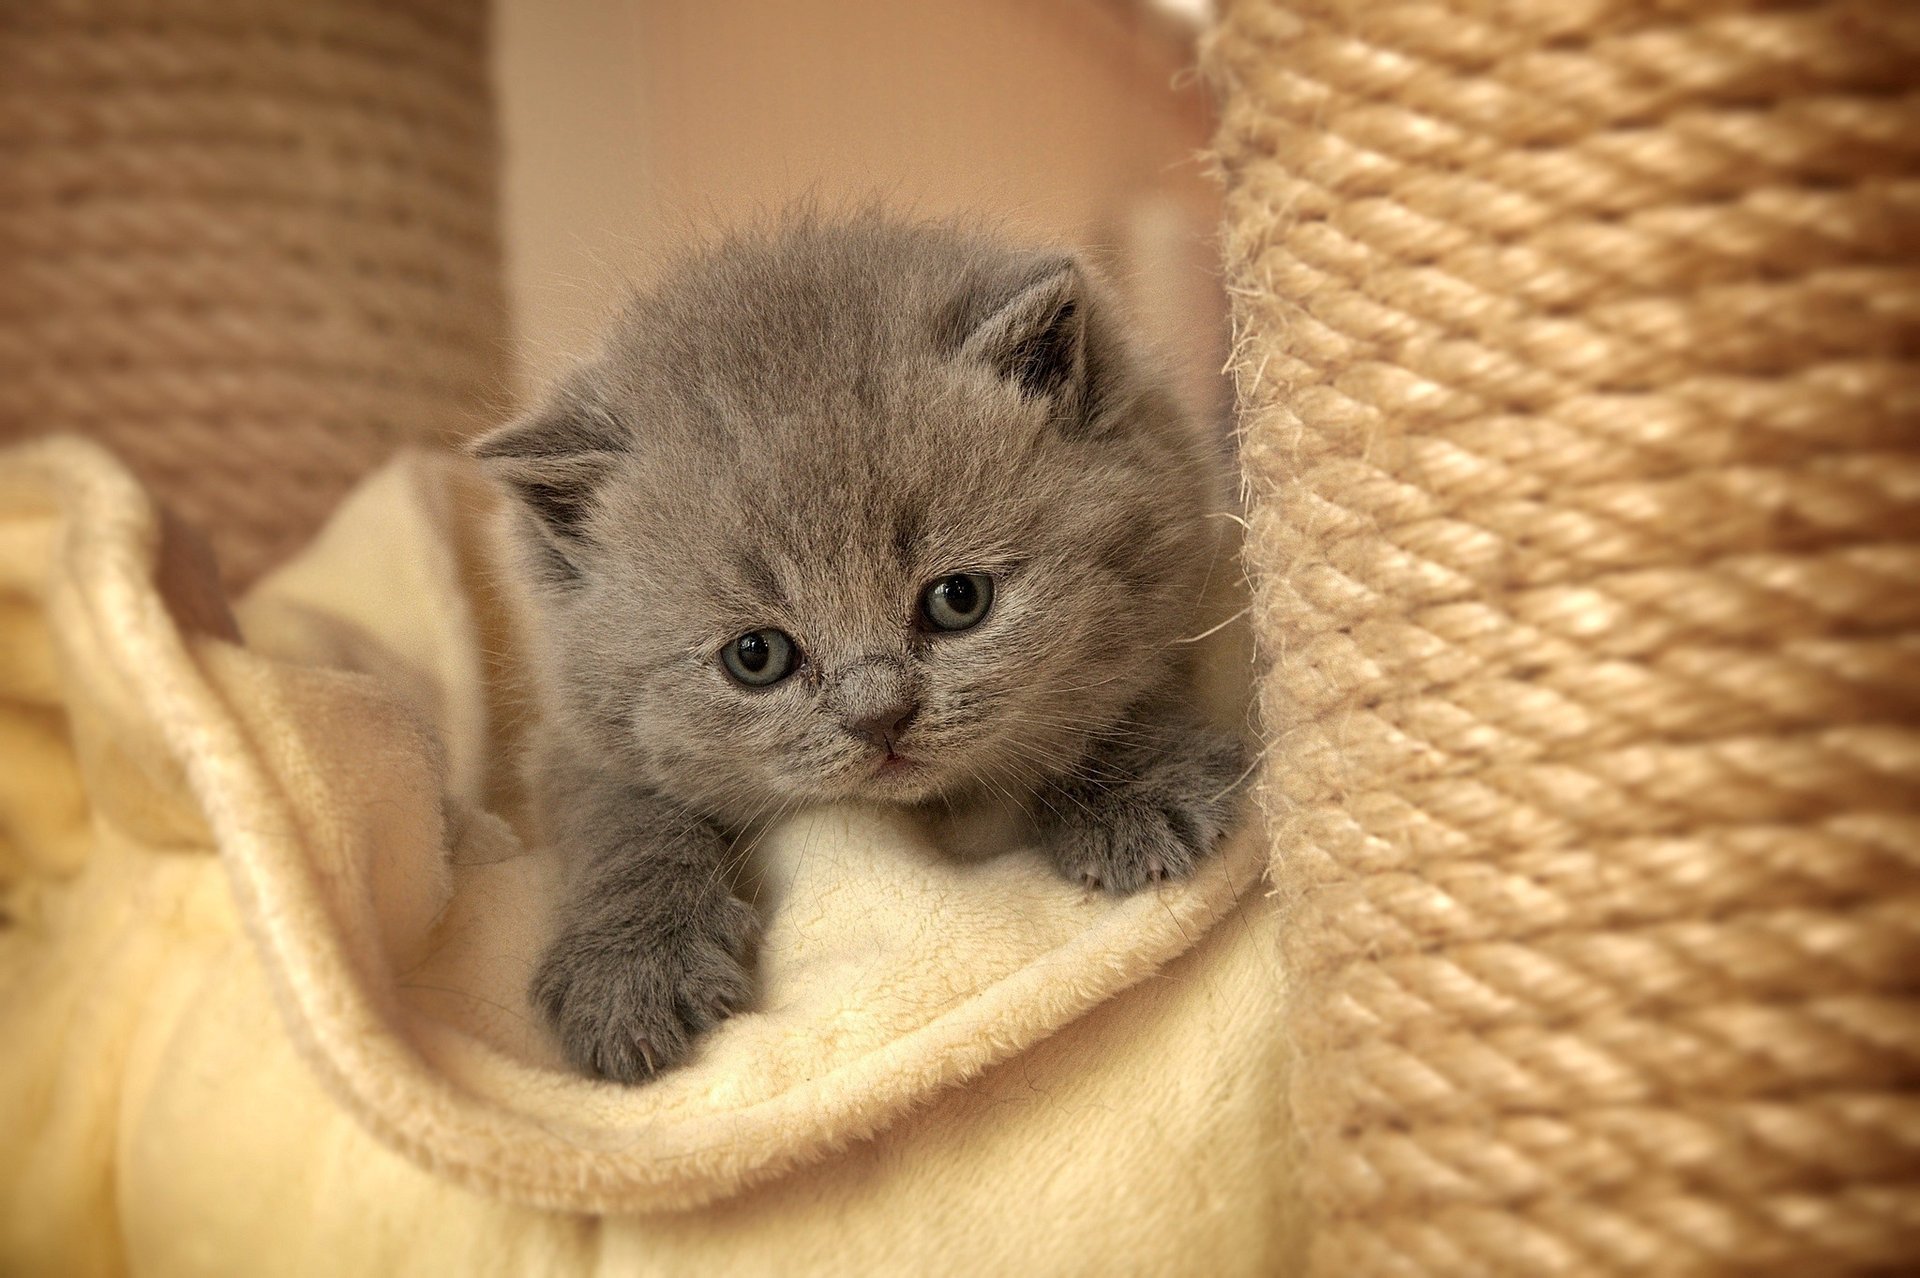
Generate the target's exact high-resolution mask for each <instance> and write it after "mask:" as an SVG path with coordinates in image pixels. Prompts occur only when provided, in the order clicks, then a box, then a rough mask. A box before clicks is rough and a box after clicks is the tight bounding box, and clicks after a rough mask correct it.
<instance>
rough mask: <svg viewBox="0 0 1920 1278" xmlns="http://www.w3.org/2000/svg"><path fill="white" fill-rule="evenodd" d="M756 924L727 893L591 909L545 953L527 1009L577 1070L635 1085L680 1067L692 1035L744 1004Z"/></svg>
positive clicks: (749, 983) (743, 906)
mask: <svg viewBox="0 0 1920 1278" xmlns="http://www.w3.org/2000/svg"><path fill="white" fill-rule="evenodd" d="M655 904H656V905H657V904H658V902H656V903H655ZM663 915H665V916H664V917H663ZM758 927H759V922H758V919H757V918H756V917H755V915H754V912H753V910H752V908H751V907H750V906H748V905H747V904H746V903H745V902H743V901H741V900H740V899H738V898H737V897H735V896H733V895H732V894H730V893H725V892H722V893H717V894H714V895H712V896H710V897H708V898H707V899H705V900H703V901H701V902H699V903H697V904H693V905H691V906H690V907H688V908H685V909H683V910H682V911H680V912H676V913H673V914H666V912H664V911H661V910H658V909H655V910H651V911H647V912H646V913H644V914H641V915H637V916H636V915H625V916H621V915H618V914H614V913H613V912H611V911H609V912H605V913H601V912H596V915H595V917H591V918H587V919H582V920H578V921H576V922H575V923H574V924H573V925H572V926H570V927H567V928H565V929H564V930H563V931H562V932H561V934H560V936H559V937H558V938H557V939H556V940H555V941H554V942H553V944H552V945H551V946H550V947H548V949H547V952H546V955H545V956H544V957H543V958H542V959H541V961H540V967H539V970H538V971H537V972H536V973H535V975H534V980H533V989H532V997H533V1003H534V1006H535V1007H537V1008H539V1009H540V1012H541V1014H542V1015H544V1016H545V1017H546V1020H547V1024H548V1025H549V1026H551V1027H552V1029H553V1032H554V1034H555V1035H556V1036H557V1037H558V1038H559V1040H560V1045H561V1047H562V1049H563V1050H564V1051H565V1052H566V1055H567V1059H568V1060H569V1061H571V1062H572V1063H573V1064H574V1065H575V1066H576V1067H577V1068H579V1069H581V1070H585V1071H587V1072H589V1073H593V1074H597V1075H599V1076H600V1077H602V1078H609V1079H612V1080H613V1081H615V1082H618V1083H637V1082H641V1081H643V1080H645V1079H648V1078H651V1077H652V1076H653V1075H655V1074H657V1073H658V1072H660V1071H661V1070H663V1069H666V1068H668V1067H669V1066H672V1065H677V1064H679V1063H680V1062H681V1061H683V1060H685V1059H686V1057H687V1055H688V1053H689V1052H690V1051H691V1050H692V1047H693V1040H694V1036H695V1035H697V1034H699V1033H701V1032H703V1031H705V1030H707V1029H710V1028H712V1027H713V1026H714V1025H717V1024H719V1023H720V1022H721V1021H722V1020H724V1019H725V1018H726V1017H727V1016H729V1015H731V1014H732V1013H733V1012H735V1011H738V1010H739V1009H740V1008H742V1007H744V1006H745V1005H746V1004H747V1002H748V1000H749V999H750V998H751V996H752V994H753V978H752V976H751V975H750V974H749V973H748V971H747V968H746V965H745V964H746V957H747V951H748V948H749V947H750V946H751V945H752V943H753V938H754V935H755V934H756V932H757V931H758Z"/></svg>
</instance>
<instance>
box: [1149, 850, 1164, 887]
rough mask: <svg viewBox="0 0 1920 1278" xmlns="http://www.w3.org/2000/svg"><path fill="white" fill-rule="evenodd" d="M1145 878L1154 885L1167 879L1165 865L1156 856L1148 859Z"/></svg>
mask: <svg viewBox="0 0 1920 1278" xmlns="http://www.w3.org/2000/svg"><path fill="white" fill-rule="evenodd" d="M1147 877H1148V878H1149V879H1152V880H1153V881H1154V882H1155V883H1164V882H1165V881H1166V878H1167V863H1166V862H1165V861H1162V860H1161V859H1160V858H1159V857H1157V856H1150V857H1148V858H1147Z"/></svg>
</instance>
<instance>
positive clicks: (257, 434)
mask: <svg viewBox="0 0 1920 1278" xmlns="http://www.w3.org/2000/svg"><path fill="white" fill-rule="evenodd" d="M485 37H486V6H485V5H484V4H482V3H480V2H479V0H399V2H396V3H389V2H388V0H300V2H299V3H278V4H276V3H264V2H263V0H170V2H169V3H166V4H157V5H156V4H150V3H142V2H141V0H46V2H44V3H42V2H40V0H22V2H20V3H0V443H4V442H8V441H11V440H14V439H18V438H22V437H24V436H27V435H31V434H37V433H40V432H43V431H77V432H80V433H82V434H85V435H89V436H92V437H93V438H95V439H98V440H100V441H102V442H104V443H107V444H109V445H111V446H112V448H113V449H114V451H115V452H116V453H117V454H119V456H120V457H121V458H122V459H123V460H125V461H126V462H127V463H128V464H129V465H130V466H132V467H133V469H134V470H135V471H136V472H138V473H139V475H140V476H141V478H142V479H144V480H145V481H146V482H147V483H148V484H149V485H150V486H151V487H152V488H153V489H154V491H155V492H156V493H157V495H158V496H159V497H160V498H161V499H162V500H163V501H166V502H167V503H168V504H169V505H171V506H173V507H174V508H175V509H177V510H178V511H179V512H180V513H181V514H182V515H184V516H185V517H186V518H187V520H188V521H189V522H190V523H193V524H196V525H199V526H202V527H205V528H206V529H208V531H209V532H210V533H211V534H212V537H213V542H214V544H215V546H216V547H217V549H218V550H219V552H220V560H221V566H222V567H223V569H224V570H225V572H226V577H227V580H228V582H229V584H231V585H239V584H241V583H244V582H247V581H249V580H251V579H252V578H254V577H255V576H257V575H258V574H259V573H260V572H261V571H262V570H263V569H264V568H266V567H268V566H270V565H272V564H274V563H276V562H277V561H279V560H280V559H282V558H284V557H285V556H286V555H287V554H289V553H290V552H291V551H292V550H293V549H295V548H296V547H298V546H300V545H301V544H303V543H304V542H305V541H306V540H307V539H308V538H309V537H310V536H311V535H312V534H313V532H314V531H315V530H316V529H317V528H318V527H319V525H320V522H321V520H322V519H324V518H325V517H326V515H327V513H328V512H329V511H331V510H332V509H333V507H334V506H335V505H336V504H337V503H338V502H339V500H340V498H341V496H342V495H343V494H344V493H345V492H346V490H347V488H348V487H349V486H350V485H351V484H352V483H353V482H354V481H355V480H356V479H358V478H359V477H360V476H361V475H362V474H364V473H365V472H366V471H368V470H369V469H371V468H372V467H373V465H374V464H375V463H377V462H378V461H380V460H381V459H382V458H383V457H384V456H385V455H386V454H388V453H390V452H391V451H393V449H394V448H395V447H397V446H399V445H401V444H405V443H426V442H432V441H442V440H446V439H450V438H453V437H456V436H459V435H462V434H465V433H468V432H470V431H472V430H474V429H477V428H478V427H479V426H480V425H483V424H484V423H485V421H486V420H487V418H488V417H490V416H491V415H493V414H494V413H495V412H497V411H498V409H499V403H500V400H501V398H502V390H501V381H500V376H499V372H498V370H499V369H501V368H502V367H503V365H504V360H503V352H504V336H505V320H504V307H503V305H502V301H501V290H500V265H499V245H498V242H497V241H498V236H497V232H496V203H497V202H496V197H495V190H494V188H495V164H494V158H495V157H494V131H493V122H492V115H491V106H492V97H491V92H490V90H489V88H488V82H487V63H486V38H485Z"/></svg>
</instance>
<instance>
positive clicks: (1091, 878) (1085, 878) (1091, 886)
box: [1080, 870, 1101, 892]
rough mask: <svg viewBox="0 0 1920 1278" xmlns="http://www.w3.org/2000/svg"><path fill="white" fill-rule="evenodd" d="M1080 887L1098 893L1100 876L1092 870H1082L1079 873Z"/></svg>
mask: <svg viewBox="0 0 1920 1278" xmlns="http://www.w3.org/2000/svg"><path fill="white" fill-rule="evenodd" d="M1080 885H1081V886H1082V887H1084V888H1086V889H1087V890H1088V891H1091V892H1098V891H1099V890H1100V887H1101V883H1100V876H1099V875H1098V874H1095V873H1094V872H1093V871H1092V870H1082V871H1080Z"/></svg>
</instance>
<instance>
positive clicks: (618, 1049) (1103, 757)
mask: <svg viewBox="0 0 1920 1278" xmlns="http://www.w3.org/2000/svg"><path fill="white" fill-rule="evenodd" d="M475 451H476V453H477V455H478V456H480V457H481V458H483V459H485V460H486V462H487V464H488V465H489V467H490V468H492V469H493V471H494V472H495V473H496V474H497V476H498V477H499V478H500V479H501V480H503V481H504V482H505V484H506V485H507V487H508V488H509V489H510V490H511V491H512V492H513V493H514V494H515V496H516V497H517V499H518V503H519V509H520V511H521V518H520V519H519V520H518V525H519V540H520V543H521V548H522V555H521V563H522V572H523V575H524V577H525V584H526V586H527V588H528V591H529V596H530V598H531V599H532V601H533V604H534V612H535V615H536V621H537V629H538V631H539V641H540V642H541V643H542V645H543V646H544V649H545V653H544V658H545V659H544V661H543V662H542V666H541V669H542V680H543V686H542V688H541V699H542V706H541V711H542V713H541V723H542V728H541V731H540V733H539V734H538V736H539V745H538V747H537V758H536V760H535V772H536V776H535V783H536V787H537V789H538V791H539V793H540V795H541V797H542V808H543V812H544V820H545V822H546V827H547V828H546V831H545V833H546V835H547V837H548V838H550V839H551V840H552V841H553V843H554V844H555V845H556V846H557V847H559V848H561V849H563V850H564V852H565V854H566V855H568V856H569V857H570V858H571V861H572V867H573V878H572V888H571V890H570V904H569V905H568V907H567V908H566V910H565V911H564V913H563V916H562V917H561V919H560V920H559V927H558V929H557V932H556V938H555V940H554V941H553V943H552V945H551V946H550V948H549V950H548V952H547V954H546V956H545V958H544V960H543V962H542V964H541V968H540V971H539V974H538V976H537V978H536V981H535V984H534V989H533V997H534V1001H535V1003H536V1005H537V1006H538V1007H539V1008H540V1010H541V1012H542V1013H543V1014H544V1015H545V1017H546V1018H547V1020H548V1022H549V1023H550V1025H551V1026H552V1027H553V1029H554V1031H555V1032H556V1033H557V1035H558V1037H559V1040H560V1042H561V1043H562V1044H563V1046H564V1047H565V1049H566V1051H567V1054H568V1056H569V1057H570V1058H571V1059H572V1060H573V1061H574V1062H575V1063H576V1064H578V1065H579V1066H580V1067H582V1068H584V1069H587V1070H591V1071H594V1072H597V1073H600V1074H602V1075H604V1076H606V1077H609V1078H614V1079H618V1080H622V1081H636V1080H638V1079H642V1078H644V1077H646V1076H648V1075H649V1074H651V1073H652V1072H653V1071H655V1070H657V1069H660V1068H663V1067H665V1066H667V1065H669V1064H671V1063H673V1062H675V1061H678V1060H680V1059H681V1058H683V1057H684V1056H685V1054H686V1053H687V1051H688V1050H689V1047H690V1045H691V1042H692V1039H693V1036H694V1035H695V1034H697V1033H698V1032H699V1031H701V1030H703V1029H705V1028H707V1027H709V1026H711V1025H712V1024H714V1023H715V1022H716V1021H718V1020H719V1019H721V1018H722V1017H724V1016H725V1015H727V1014H728V1013H729V1012H730V1011H733V1010H736V1009H738V1008H740V1007H741V1006H742V1005H743V1004H745V1003H746V1002H747V1001H748V1000H749V998H750V996H751V992H752V982H751V979H750V976H749V971H748V962H749V952H750V949H751V944H752V937H753V934H754V930H755V922H756V920H755V917H754V914H753V911H752V910H751V909H750V908H749V907H748V906H747V905H746V904H744V903H743V902H741V901H740V900H738V899H737V898H736V897H735V896H734V895H733V893H732V891H731V889H730V886H729V880H730V873H729V868H730V865H729V855H730V848H732V847H733V846H734V845H735V844H736V843H737V842H738V841H739V840H740V837H741V835H742V833H743V832H744V831H746V830H748V829H749V828H751V827H753V826H754V825H755V823H757V822H760V821H763V820H766V819H769V818H772V817H774V816H777V815H779V814H781V813H784V812H786V811H790V810H792V809H794V808H797V807H800V806H803V805H809V804H815V803H822V802H830V801H836V800H856V801H867V802H878V803H887V804H902V805H914V806H922V807H929V808H934V809H938V810H950V809H952V808H954V807H955V806H961V807H964V806H965V805H967V804H969V803H973V802H975V801H979V800H987V799H990V800H994V801H996V802H1001V803H1010V804H1012V805H1014V806H1016V807H1017V808H1019V809H1020V810H1022V811H1024V812H1026V813H1027V814H1028V815H1029V816H1030V817H1031V819H1032V820H1033V822H1034V824H1035V825H1036V826H1037V827H1038V830H1039V832H1040V833H1041V835H1042V838H1043V842H1044V844H1045V845H1046V846H1047V847H1048V848H1049V849H1050V853H1051V855H1052V856H1053V857H1054V858H1055V860H1056V861H1057V863H1058V864H1059V866H1060V868H1061V869H1062V871H1063V872H1064V873H1066V874H1067V875H1068V876H1070V877H1071V878H1074V879H1076V880H1079V881H1084V882H1086V883H1088V884H1089V885H1093V886H1103V887H1106V888H1108V889H1111V890H1114V891H1120V892H1127V891H1132V890H1134V889H1136V888H1139V887H1141V886H1142V885H1144V884H1147V883H1149V882H1152V881H1154V880H1157V879H1162V878H1166V877H1170V876H1178V875H1180V874H1183V873H1185V872H1186V871H1187V870H1189V869H1190V868H1191V867H1192V865H1193V863H1194V861H1195V859H1196V858H1197V857H1199V856H1201V855H1203V854H1204V853H1205V852H1206V851H1207V850H1208V849H1209V848H1210V847H1211V846H1212V845H1213V843H1214V842H1215V840H1216V839H1217V837H1218V836H1219V834H1220V833H1221V830H1222V826H1223V824H1224V823H1225V821H1226V819H1227V814H1228V812H1229V808H1230V799H1229V797H1228V793H1227V792H1228V791H1229V790H1230V789H1231V788H1232V787H1233V785H1234V782H1235V780H1236V779H1237V777H1238V776H1239V773H1240V770H1241V764H1242V760H1241V755H1240V748H1239V746H1238V744H1237V743H1236V742H1234V741H1233V740H1231V739H1229V738H1226V737H1224V736H1221V735H1219V734H1217V733H1214V732H1212V731H1210V730H1208V729H1206V728H1205V727H1203V726H1201V725H1200V724H1198V723H1196V722H1194V721H1192V720H1190V719H1189V718H1188V717H1187V714H1188V712H1187V710H1186V709H1185V707H1186V706H1187V705H1189V704H1190V703H1191V700H1192V698H1191V695H1190V689H1189V687H1188V681H1189V677H1190V676H1189V672H1188V670H1187V668H1186V664H1185V660H1184V656H1183V654H1184V653H1185V652H1186V649H1185V647H1184V646H1183V645H1180V644H1179V643H1177V642H1176V640H1178V639H1179V638H1181V637H1182V636H1183V635H1184V634H1186V633H1188V632H1189V630H1190V627H1191V626H1192V624H1193V619H1194V616H1195V606H1196V603H1197V602H1198V597H1199V594H1200V592H1201V590H1202V588H1203V582H1204V577H1205V574H1206V572H1207V570H1208V567H1209V564H1210V561H1211V559H1212V557H1213V554H1214V552H1215V547H1216V534H1215V531H1214V528H1215V525H1213V524H1210V523H1209V522H1208V521H1207V520H1206V519H1205V517H1204V516H1205V514H1206V512H1207V511H1208V510H1209V509H1210V508H1211V505H1212V498H1213V494H1214V484H1213V476H1212V473H1211V467H1210V464H1209V455H1208V450H1207V449H1206V448H1205V447H1204V445H1202V444H1201V443H1200V441H1199V439H1198V437H1197V436H1196V434H1195V433H1194V432H1193V430H1192V428H1191V427H1190V426H1189V425H1188V424H1187V423H1186V422H1185V421H1183V420H1182V418H1181V415H1180V413H1179V412H1178V410H1177V409H1176V407H1175V403H1174V400H1173V398H1172V396H1171V395H1170V394H1169V393H1168V391H1167V389H1166V387H1165V385H1164V383H1163V381H1162V380H1161V379H1160V378H1158V377H1157V376H1155V375H1153V374H1152V372H1151V371H1150V370H1149V367H1148V365H1147V364H1146V363H1145V362H1144V361H1143V360H1142V358H1141V356H1140V355H1139V354H1138V353H1137V352H1136V351H1135V350H1134V349H1133V347H1132V345H1131V344H1130V342H1129V340H1128V338H1127V335H1126V334H1125V332H1124V331H1123V327H1122V323H1121V320H1120V318H1119V314H1118V311H1117V310H1116V308H1115V306H1114V305H1113V303H1112V301H1111V299H1110V298H1109V297H1108V296H1107V295H1106V294H1105V292H1104V290H1103V289H1102V287H1101V285H1100V284H1099V282H1098V280H1097V279H1096V278H1095V277H1094V276H1093V275H1092V274H1091V273H1090V272H1089V271H1088V270H1087V269H1086V267H1085V266H1084V265H1082V264H1081V263H1080V262H1078V261H1076V260H1075V259H1073V258H1071V257H1069V256H1065V255H1062V254H1059V253H1054V252H1045V251H1026V250H1019V249H1012V248H1008V247H1006V246H1004V245H1001V244H999V243H997V242H994V241H991V240H989V239H986V238H982V237H976V236H973V235H970V234H967V233H963V232H960V231H957V230H954V229H951V228H943V227H932V226H921V225H908V224H902V223H897V222H892V221H888V220H886V219H883V218H878V217H869V218H863V219H858V220H855V221H851V222H840V223H824V222H818V221H795V222H792V223H790V224H787V225H785V226H784V227H782V228H779V229H777V230H774V231H771V232H767V233H764V234H756V235H743V236H740V237H737V238H735V239H732V240H730V241H728V242H726V243H723V244H721V245H719V246H718V247H716V248H714V249H712V250H710V251H708V252H706V253H704V254H702V255H700V256H698V257H695V258H693V259H691V260H689V261H687V262H685V263H683V264H681V265H679V266H678V267H676V268H674V269H672V270H670V271H669V272H668V273H667V274H666V275H665V276H664V277H663V278H661V279H660V280H659V281H657V282H656V284H655V285H654V286H653V287H652V288H651V289H650V290H648V291H647V292H646V293H645V294H644V295H643V296H640V297H638V298H636V299H635V300H634V301H633V302H632V303H631V305H630V306H629V307H628V309H627V310H626V312H625V313H624V314H623V315H622V316H621V317H620V319H619V321H618V322H617V323H616V325H615V326H614V328H613V331H612V333H611V334H610V336H609V338H608V340H607V342H606V345H605V347H604V349H603V350H602V351H601V353H600V354H599V356H598V357H597V358H595V359H594V360H592V361H591V362H590V363H588V364H586V365H585V366H583V367H582V368H581V369H580V370H579V371H578V372H577V373H576V374H575V375H574V376H573V377H572V378H571V379H569V380H568V381H567V382H566V383H565V384H564V385H563V386H561V387H560V388H559V390H558V391H557V392H556V393H555V394H554V395H553V396H552V397H551V398H550V399H549V401H548V402H547V403H546V404H545V405H544V406H542V407H541V408H540V409H539V410H538V411H537V412H535V413H534V414H533V415H531V416H530V417H528V418H526V419H524V420H523V421H520V422H517V423H515V424H513V425H510V426H507V427H505V428H504V429H502V430H500V431H498V432H496V433H495V434H493V435H491V436H489V437H487V438H486V439H484V440H482V441H481V442H480V443H479V444H478V445H477V446H476V449H475ZM956 573H972V574H979V575H983V576H985V577H988V578H990V579H991V583H992V591H993V594H992V603H991V607H990V610H989V612H988V614H987V616H986V617H985V619H984V620H983V621H981V622H980V623H979V624H978V625H976V626H973V627H972V628H970V629H965V630H959V631H955V632H944V631H941V630H939V629H938V628H937V627H934V626H930V625H929V624H928V622H927V619H926V617H925V615H924V613H923V612H922V605H921V601H922V598H923V592H924V591H925V590H926V589H927V587H928V586H929V584H930V583H933V582H937V581H939V580H942V579H944V578H947V577H950V576H951V575H953V574H956ZM770 630H777V631H779V632H782V633H783V634H785V635H788V636H791V637H792V640H793V642H794V644H795V647H796V650H797V651H796V655H797V664H796V668H795V670H794V673H793V674H792V675H791V676H789V677H787V678H785V679H783V680H781V681H780V682H778V683H775V684H773V685H772V686H769V687H763V688H755V687H748V686H743V685H742V683H741V682H740V681H739V680H738V679H737V678H735V677H733V676H731V675H730V674H729V673H728V671H727V668H726V666H725V665H724V664H723V662H722V660H721V655H720V654H721V653H722V651H723V649H725V648H726V647H727V646H728V645H729V644H730V643H732V642H733V641H734V640H735V639H736V638H738V637H739V636H740V635H742V634H744V633H747V632H754V631H762V632H764V631H770Z"/></svg>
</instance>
